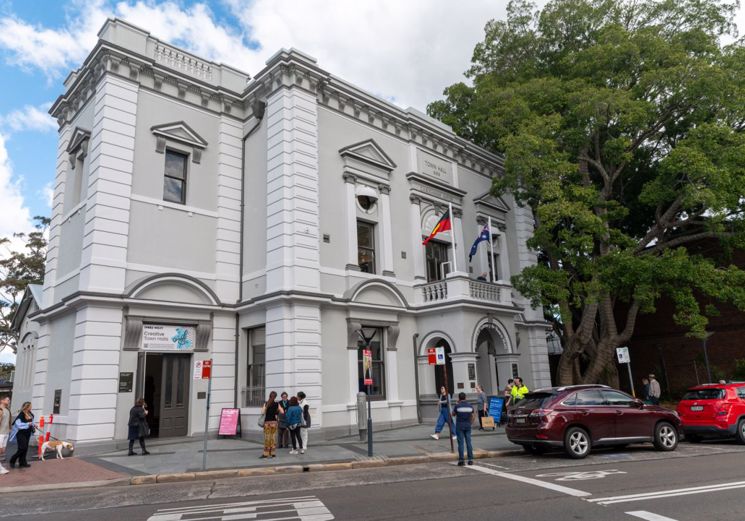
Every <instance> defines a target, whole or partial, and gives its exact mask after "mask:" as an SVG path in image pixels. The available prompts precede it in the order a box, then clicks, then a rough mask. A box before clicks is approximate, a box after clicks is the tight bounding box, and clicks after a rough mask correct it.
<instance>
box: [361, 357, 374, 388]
mask: <svg viewBox="0 0 745 521" xmlns="http://www.w3.org/2000/svg"><path fill="white" fill-rule="evenodd" d="M362 371H363V372H362V374H363V375H364V378H365V381H364V384H365V385H372V384H373V375H372V351H371V350H370V349H363V350H362Z"/></svg>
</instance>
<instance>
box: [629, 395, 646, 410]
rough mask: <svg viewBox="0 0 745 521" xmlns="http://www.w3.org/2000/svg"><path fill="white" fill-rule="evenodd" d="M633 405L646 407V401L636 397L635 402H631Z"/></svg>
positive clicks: (641, 407) (638, 407)
mask: <svg viewBox="0 0 745 521" xmlns="http://www.w3.org/2000/svg"><path fill="white" fill-rule="evenodd" d="M631 405H632V407H635V408H637V409H644V402H643V401H641V400H640V399H639V398H636V399H635V400H634V401H633V402H631Z"/></svg>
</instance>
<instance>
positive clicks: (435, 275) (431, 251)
mask: <svg viewBox="0 0 745 521" xmlns="http://www.w3.org/2000/svg"><path fill="white" fill-rule="evenodd" d="M425 252H426V262H427V282H434V281H436V280H442V279H444V278H445V275H447V274H448V272H449V271H450V270H449V269H448V267H449V266H450V263H449V262H448V245H447V244H445V243H444V242H439V241H429V242H428V243H427V246H426V247H425Z"/></svg>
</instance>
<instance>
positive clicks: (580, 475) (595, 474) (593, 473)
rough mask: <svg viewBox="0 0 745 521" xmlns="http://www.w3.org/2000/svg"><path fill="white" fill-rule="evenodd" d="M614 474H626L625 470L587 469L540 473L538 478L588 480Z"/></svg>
mask: <svg viewBox="0 0 745 521" xmlns="http://www.w3.org/2000/svg"><path fill="white" fill-rule="evenodd" d="M614 474H626V472H625V471H623V470H616V469H608V470H585V471H578V472H549V473H548V474H538V475H537V476H536V477H537V478H556V481H586V480H588V479H603V478H604V477H606V476H613V475H614Z"/></svg>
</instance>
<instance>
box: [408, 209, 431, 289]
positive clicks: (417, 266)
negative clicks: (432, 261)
mask: <svg viewBox="0 0 745 521" xmlns="http://www.w3.org/2000/svg"><path fill="white" fill-rule="evenodd" d="M409 201H410V202H411V205H410V206H409V226H410V230H411V232H410V233H411V255H412V262H413V263H414V279H415V280H427V274H426V273H425V271H424V270H425V265H424V246H422V201H421V199H419V198H418V197H415V196H410V197H409Z"/></svg>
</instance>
